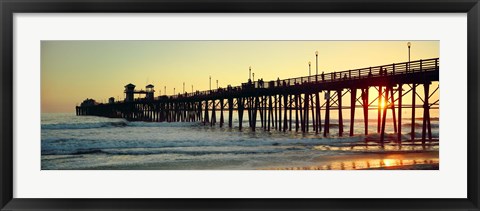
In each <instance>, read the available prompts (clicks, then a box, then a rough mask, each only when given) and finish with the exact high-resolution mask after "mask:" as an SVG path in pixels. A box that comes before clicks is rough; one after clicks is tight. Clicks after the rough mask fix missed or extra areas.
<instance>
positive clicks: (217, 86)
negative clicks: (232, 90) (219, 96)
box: [217, 80, 218, 89]
mask: <svg viewBox="0 0 480 211" xmlns="http://www.w3.org/2000/svg"><path fill="white" fill-rule="evenodd" d="M217 89H218V80H217Z"/></svg>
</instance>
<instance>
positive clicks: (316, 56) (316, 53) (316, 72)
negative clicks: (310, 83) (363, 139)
mask: <svg viewBox="0 0 480 211" xmlns="http://www.w3.org/2000/svg"><path fill="white" fill-rule="evenodd" d="M315 61H316V63H315V75H318V51H315Z"/></svg>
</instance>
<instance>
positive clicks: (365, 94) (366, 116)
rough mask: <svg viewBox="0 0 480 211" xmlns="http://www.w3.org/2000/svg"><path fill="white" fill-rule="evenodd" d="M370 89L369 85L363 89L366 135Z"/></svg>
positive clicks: (366, 131)
mask: <svg viewBox="0 0 480 211" xmlns="http://www.w3.org/2000/svg"><path fill="white" fill-rule="evenodd" d="M368 89H369V87H366V88H364V89H362V104H363V123H364V125H365V135H368V105H369V101H368Z"/></svg>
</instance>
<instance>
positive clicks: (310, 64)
mask: <svg viewBox="0 0 480 211" xmlns="http://www.w3.org/2000/svg"><path fill="white" fill-rule="evenodd" d="M310 76H312V63H311V62H310V61H309V62H308V82H310Z"/></svg>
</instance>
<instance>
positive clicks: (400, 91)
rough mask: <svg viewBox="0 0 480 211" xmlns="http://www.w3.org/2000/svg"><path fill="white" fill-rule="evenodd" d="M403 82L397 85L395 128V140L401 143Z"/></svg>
mask: <svg viewBox="0 0 480 211" xmlns="http://www.w3.org/2000/svg"><path fill="white" fill-rule="evenodd" d="M402 86H403V84H399V85H398V125H397V126H398V129H397V142H398V143H399V144H401V143H402V106H403V104H402V92H403V88H402Z"/></svg>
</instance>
